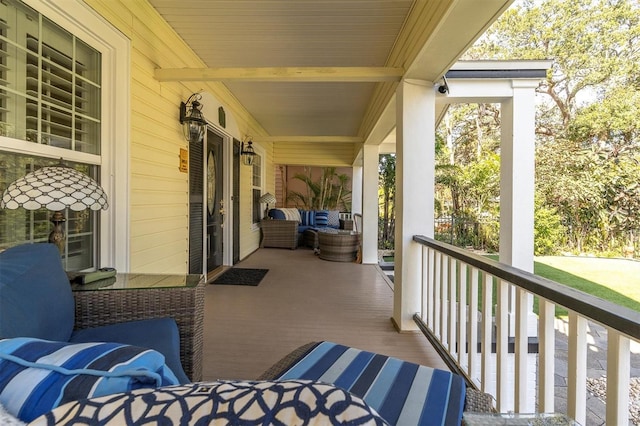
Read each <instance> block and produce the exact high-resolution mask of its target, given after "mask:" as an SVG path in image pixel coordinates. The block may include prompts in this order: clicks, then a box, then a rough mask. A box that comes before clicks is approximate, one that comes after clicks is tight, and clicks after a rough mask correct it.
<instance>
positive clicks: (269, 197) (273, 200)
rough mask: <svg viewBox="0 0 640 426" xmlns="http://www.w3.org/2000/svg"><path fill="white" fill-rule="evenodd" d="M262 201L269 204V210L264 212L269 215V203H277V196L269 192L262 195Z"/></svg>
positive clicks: (265, 215) (266, 215)
mask: <svg viewBox="0 0 640 426" xmlns="http://www.w3.org/2000/svg"><path fill="white" fill-rule="evenodd" d="M260 202H261V203H266V204H267V210H265V212H264V217H269V204H275V203H276V196H275V195H273V194H271V193H269V192H267V193H265V194H264V195H262V196H261V197H260Z"/></svg>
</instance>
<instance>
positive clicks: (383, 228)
mask: <svg viewBox="0 0 640 426" xmlns="http://www.w3.org/2000/svg"><path fill="white" fill-rule="evenodd" d="M378 180H379V183H378V187H379V196H378V198H379V210H380V213H379V223H380V225H379V228H380V232H379V236H378V247H379V248H382V249H390V248H393V247H394V233H395V197H396V155H395V154H384V155H381V156H380V160H379V162H378Z"/></svg>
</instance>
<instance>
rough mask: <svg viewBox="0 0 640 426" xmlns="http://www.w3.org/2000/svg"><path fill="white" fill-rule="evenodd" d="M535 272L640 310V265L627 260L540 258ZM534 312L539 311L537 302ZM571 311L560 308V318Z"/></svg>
mask: <svg viewBox="0 0 640 426" xmlns="http://www.w3.org/2000/svg"><path fill="white" fill-rule="evenodd" d="M534 272H535V273H536V274H537V275H540V276H541V277H545V278H548V279H550V280H553V281H556V282H559V283H561V284H565V285H567V286H569V287H573V288H576V289H578V290H581V291H584V292H585V293H589V294H592V295H594V296H597V297H600V298H601V299H605V300H609V301H611V302H613V303H616V304H618V305H621V306H625V307H627V308H630V309H633V310H636V311H640V262H636V261H633V260H627V259H606V258H594V257H570V256H543V257H536V258H535V264H534ZM535 305H536V306H534V310H535V311H536V312H537V303H536V304H535ZM565 315H567V311H566V310H565V309H562V308H560V307H556V316H565Z"/></svg>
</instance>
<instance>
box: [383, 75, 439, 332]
mask: <svg viewBox="0 0 640 426" xmlns="http://www.w3.org/2000/svg"><path fill="white" fill-rule="evenodd" d="M434 180H435V89H434V86H433V83H432V82H430V81H421V80H403V81H402V82H400V84H399V85H398V89H397V91H396V233H395V272H394V296H393V298H394V306H393V320H394V322H395V325H396V326H397V327H398V328H399V329H400V331H405V330H416V329H417V327H416V325H415V323H414V322H413V319H412V317H413V315H414V314H415V313H416V312H419V311H420V305H421V303H420V298H421V283H420V281H421V278H422V270H421V265H422V250H421V246H420V245H419V244H417V243H414V242H413V240H412V238H413V236H414V235H426V236H430V237H433V211H434V200H433V198H434Z"/></svg>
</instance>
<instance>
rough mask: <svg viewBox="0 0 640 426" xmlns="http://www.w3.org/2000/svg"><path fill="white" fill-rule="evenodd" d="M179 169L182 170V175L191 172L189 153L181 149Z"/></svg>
mask: <svg viewBox="0 0 640 426" xmlns="http://www.w3.org/2000/svg"><path fill="white" fill-rule="evenodd" d="M178 169H180V171H181V172H182V173H188V172H189V151H187V150H186V149H184V148H180V165H179V166H178Z"/></svg>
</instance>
